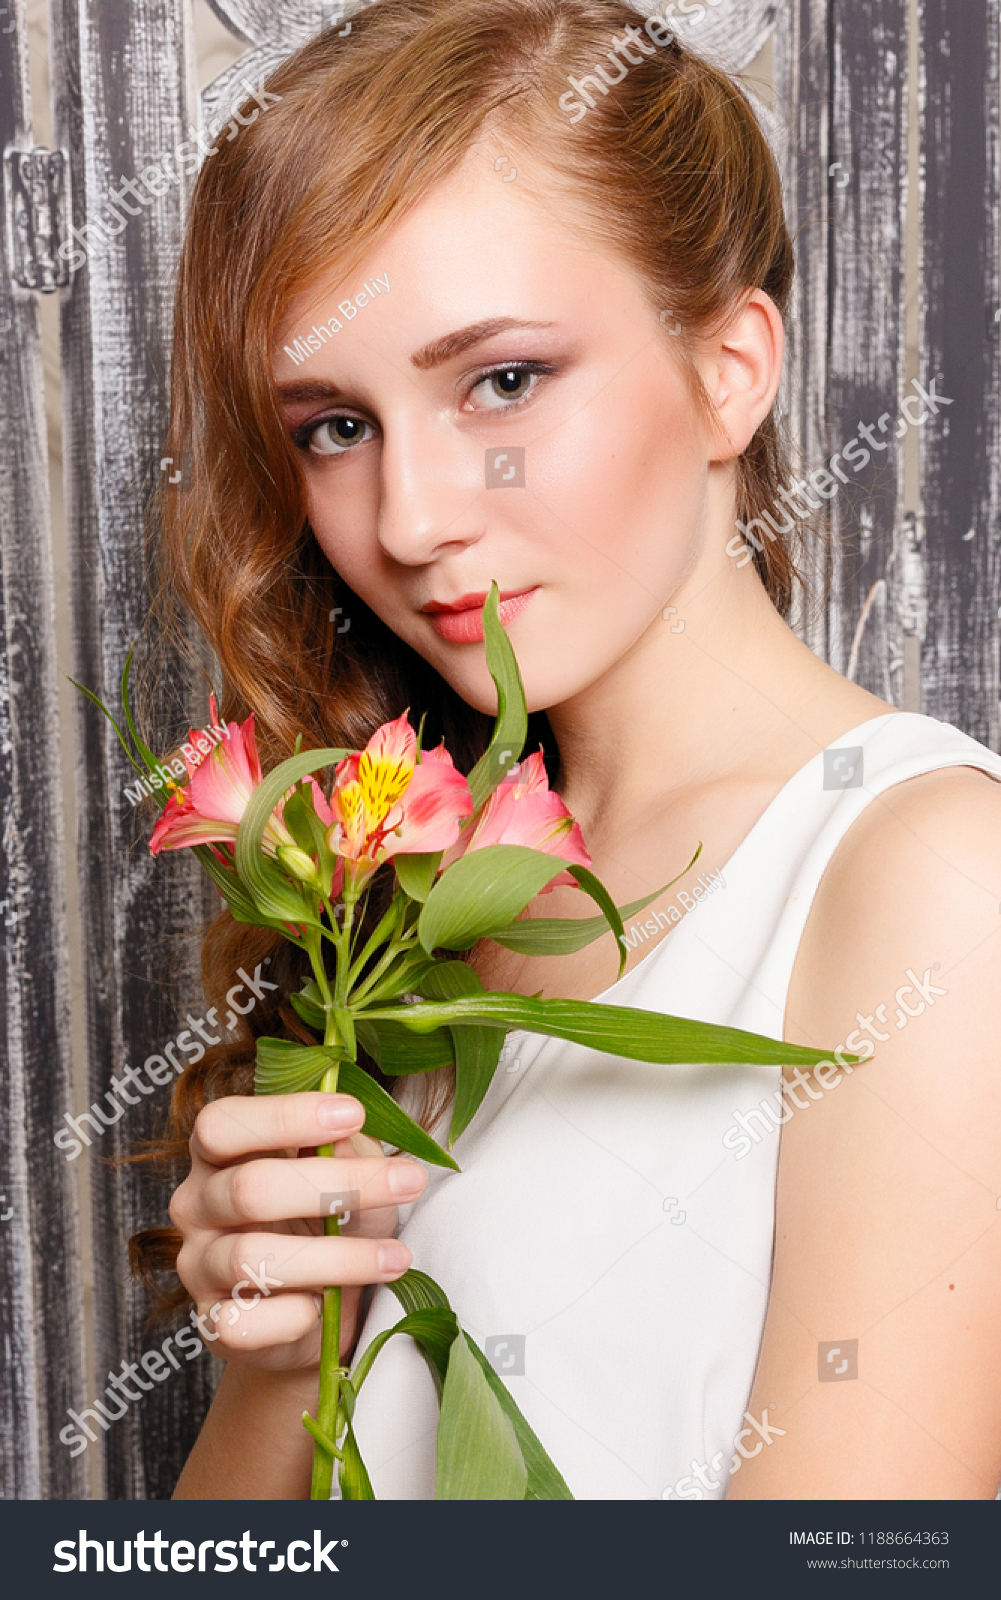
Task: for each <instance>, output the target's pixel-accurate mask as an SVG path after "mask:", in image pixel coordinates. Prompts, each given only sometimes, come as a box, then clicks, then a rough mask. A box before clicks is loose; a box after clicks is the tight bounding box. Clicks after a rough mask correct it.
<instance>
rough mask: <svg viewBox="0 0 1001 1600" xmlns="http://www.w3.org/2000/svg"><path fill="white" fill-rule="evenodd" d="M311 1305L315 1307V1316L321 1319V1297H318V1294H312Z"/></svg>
mask: <svg viewBox="0 0 1001 1600" xmlns="http://www.w3.org/2000/svg"><path fill="white" fill-rule="evenodd" d="M313 1304H314V1306H315V1307H316V1315H317V1316H318V1317H322V1316H323V1299H322V1297H321V1296H320V1295H318V1294H314V1296H313Z"/></svg>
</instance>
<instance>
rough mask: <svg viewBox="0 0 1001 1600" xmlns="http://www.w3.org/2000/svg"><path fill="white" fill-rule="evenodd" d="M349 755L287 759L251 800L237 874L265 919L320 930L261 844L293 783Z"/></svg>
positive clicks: (320, 753)
mask: <svg viewBox="0 0 1001 1600" xmlns="http://www.w3.org/2000/svg"><path fill="white" fill-rule="evenodd" d="M348 754H349V752H348V751H347V750H334V749H330V750H304V751H302V752H301V753H300V754H299V755H297V756H290V757H289V759H288V760H287V761H283V762H281V764H280V765H279V766H277V767H275V769H274V771H273V772H269V773H268V775H267V777H266V778H264V779H263V781H262V782H261V783H259V784H258V786H257V788H256V789H255V790H254V792H253V794H252V795H251V797H250V800H249V802H248V804H247V809H246V811H245V812H244V814H243V821H242V822H241V823H240V826H239V828H238V830H237V835H236V870H237V872H238V873H239V875H240V877H241V878H242V880H243V882H244V883H245V884H246V886H247V889H248V892H249V893H250V895H251V897H252V898H253V900H254V902H255V904H256V905H257V906H258V907H259V908H260V910H262V911H263V912H264V914H265V915H266V916H268V917H277V918H280V919H281V921H283V922H305V923H308V924H309V925H310V926H311V927H319V926H320V922H319V920H318V918H317V917H316V916H315V915H314V913H313V912H312V910H311V909H310V908H309V907H308V905H307V902H306V900H305V899H304V898H303V897H302V895H300V894H299V893H298V891H297V890H295V889H293V887H292V885H291V884H290V883H289V882H288V881H287V879H286V878H285V877H284V876H283V874H282V873H281V871H280V870H279V869H278V867H277V866H276V865H275V863H274V861H272V860H271V859H270V858H269V857H267V856H266V855H265V854H264V850H263V846H262V844H261V840H262V838H263V837H264V830H265V828H266V827H267V825H268V820H269V818H270V816H271V813H272V811H273V810H274V809H275V806H276V805H277V804H278V802H279V801H280V800H281V799H282V798H283V796H284V795H285V793H286V791H287V790H289V789H290V788H291V787H292V785H293V784H294V783H296V782H297V781H298V780H299V779H300V778H304V777H306V776H307V774H308V773H311V772H313V773H315V772H320V771H322V770H323V769H324V768H325V767H332V766H334V765H335V764H336V763H337V762H338V761H342V760H343V759H344V757H345V756H346V755H348Z"/></svg>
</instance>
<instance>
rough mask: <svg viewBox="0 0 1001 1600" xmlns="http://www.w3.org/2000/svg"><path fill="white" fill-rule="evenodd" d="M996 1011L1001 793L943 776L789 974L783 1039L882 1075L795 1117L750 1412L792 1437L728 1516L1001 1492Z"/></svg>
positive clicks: (843, 891) (893, 794) (863, 865)
mask: <svg viewBox="0 0 1001 1600" xmlns="http://www.w3.org/2000/svg"><path fill="white" fill-rule="evenodd" d="M999 1002H1001V785H998V784H996V783H994V782H993V781H992V780H991V779H989V778H988V777H986V776H984V775H983V774H981V773H979V772H977V771H975V770H972V769H967V768H962V769H951V770H946V771H939V772H933V773H929V774H928V775H927V776H924V777H921V778H916V779H913V780H910V781H908V782H907V783H904V784H901V785H899V786H898V787H895V788H893V789H891V790H889V791H888V792H887V793H886V794H885V795H884V796H882V797H881V799H880V800H879V801H874V802H873V803H872V804H870V806H869V807H868V808H867V810H866V812H865V813H864V814H863V816H862V818H860V819H859V821H858V823H856V824H855V826H854V827H853V828H852V829H851V830H850V832H849V834H848V835H847V836H846V838H845V840H844V842H843V844H842V846H841V847H840V848H839V850H838V852H837V854H836V856H835V858H834V859H833V860H832V862H831V864H830V868H829V870H828V872H827V874H826V875H825V878H824V881H823V883H822V884H821V888H820V891H819V893H818V896H817V900H816V902H815V904H814V907H813V910H812V912H811V916H810V925H808V929H807V936H806V937H805V938H804V944H803V946H802V947H801V950H800V954H799V957H798V958H797V962H796V969H795V972H794V977H793V983H792V985H791V988H790V993H789V1001H788V1008H787V1013H786V1033H787V1036H788V1037H789V1038H791V1039H794V1040H796V1041H797V1042H801V1043H804V1044H806V1043H808V1044H812V1045H816V1046H819V1047H822V1048H833V1047H835V1046H837V1045H842V1046H846V1047H847V1049H848V1050H849V1051H853V1052H856V1053H858V1054H862V1055H868V1057H869V1059H867V1060H866V1061H865V1063H864V1064H863V1065H861V1066H856V1067H855V1068H854V1069H853V1070H851V1071H850V1072H844V1073H842V1072H837V1073H834V1072H832V1071H827V1072H825V1074H824V1076H823V1077H822V1078H821V1080H820V1081H819V1083H818V1081H817V1080H812V1081H811V1080H806V1083H805V1084H804V1083H803V1082H802V1081H799V1082H798V1083H797V1085H796V1086H795V1092H794V1094H793V1097H792V1100H791V1101H790V1111H791V1115H790V1117H789V1119H788V1120H787V1121H786V1123H785V1125H784V1126H783V1128H782V1144H781V1154H780V1160H779V1183H778V1197H777V1213H776V1239H775V1262H774V1277H773V1283H772V1297H771V1302H770V1308H769V1314H768V1321H767V1324H766V1330H765V1337H764V1341H763V1344H762V1352H761V1359H760V1363H759V1369H758V1374H757V1377H756V1380H755V1394H754V1399H753V1401H752V1409H755V1408H757V1409H755V1414H757V1412H758V1410H760V1407H761V1406H769V1405H772V1404H773V1403H774V1404H775V1406H776V1410H775V1411H774V1412H773V1413H772V1417H773V1420H774V1421H775V1422H776V1423H777V1424H778V1425H779V1426H781V1427H785V1428H786V1435H785V1436H784V1437H783V1438H782V1439H780V1440H778V1441H777V1443H776V1448H775V1449H774V1450H769V1451H766V1452H764V1453H763V1455H762V1457H761V1458H760V1459H759V1460H756V1461H755V1462H753V1463H752V1462H749V1463H748V1465H747V1469H746V1476H745V1472H744V1471H742V1472H741V1475H740V1478H739V1479H738V1480H735V1486H734V1493H735V1494H736V1495H739V1496H745V1497H752V1498H756V1497H762V1498H773V1497H781V1496H783V1495H796V1496H800V1497H806V1498H814V1497H827V1496H830V1497H831V1498H842V1497H848V1498H859V1499H882V1498H900V1499H934V1498H944V1499H989V1498H993V1496H994V1494H995V1493H996V1490H997V1486H998V1483H999V1481H1001V1369H999V1368H998V1363H997V1359H996V1338H997V1334H996V1330H997V1326H998V1324H999V1321H1001V1210H999V1199H998V1197H999V1196H1001V1072H999V1071H998V1049H997V1010H998V1004H999ZM804 1088H805V1090H806V1092H805V1093H802V1092H800V1091H802V1090H803V1089H804ZM811 1090H812V1093H811ZM828 1350H836V1352H837V1354H836V1359H835V1361H834V1364H833V1365H830V1364H828V1365H825V1360H826V1352H827V1351H828ZM836 1380H837V1381H836ZM783 1413H784V1414H785V1418H786V1420H783ZM766 1457H767V1459H765V1458H766Z"/></svg>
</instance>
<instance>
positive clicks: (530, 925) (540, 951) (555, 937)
mask: <svg viewBox="0 0 1001 1600" xmlns="http://www.w3.org/2000/svg"><path fill="white" fill-rule="evenodd" d="M701 854H702V846H701V845H699V848H698V849H697V850H696V852H695V854H694V855H693V857H692V859H691V861H689V863H688V865H687V866H686V867H682V869H681V871H680V872H679V873H678V874H677V875H676V876H675V877H673V878H672V879H671V880H670V882H669V883H665V884H663V885H662V886H661V888H659V889H654V891H653V893H652V894H645V895H644V896H643V898H642V900H631V901H630V902H629V904H628V905H626V906H617V907H616V909H617V911H618V913H619V916H620V917H621V918H622V921H623V922H625V920H626V918H627V917H634V916H635V915H636V913H637V912H638V911H645V910H646V908H647V906H649V905H652V904H653V902H654V901H655V900H657V899H659V897H660V896H661V895H662V894H666V893H667V891H668V889H670V888H671V886H672V884H675V883H677V881H678V879H679V878H683V877H684V876H685V873H686V872H690V871H691V869H692V868H693V867H694V865H695V863H696V861H697V860H698V859H699V856H700V855H701ZM609 928H610V924H609V921H608V918H607V917H605V916H601V917H573V918H570V917H525V918H523V919H522V920H521V921H520V922H510V923H508V925H507V927H506V928H498V929H496V930H495V931H494V932H493V933H492V934H491V935H490V938H491V939H492V940H493V942H494V944H502V945H503V946H504V948H505V950H515V951H517V953H518V954H519V955H522V956H569V955H573V954H575V952H576V951H578V950H583V949H584V948H585V946H586V945H589V944H593V942H594V940H595V939H600V938H601V936H602V934H604V933H608V932H609ZM619 971H620V972H621V971H622V968H621V965H620V967H619Z"/></svg>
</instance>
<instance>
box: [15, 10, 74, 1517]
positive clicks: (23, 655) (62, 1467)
mask: <svg viewBox="0 0 1001 1600" xmlns="http://www.w3.org/2000/svg"><path fill="white" fill-rule="evenodd" d="M6 16H7V17H9V18H10V19H11V20H12V23H13V26H12V27H11V28H5V29H2V30H0V150H9V149H15V150H30V149H31V146H32V138H31V108H30V101H29V94H28V60H27V29H26V19H25V8H24V4H23V0H17V3H16V4H14V3H12V0H11V3H9V4H8V8H7V12H6ZM0 419H2V420H0V641H2V652H0V924H2V927H3V944H4V954H3V960H2V962H0V1007H2V1014H3V1023H4V1046H3V1050H2V1055H0V1085H2V1087H0V1148H2V1151H3V1154H2V1156H0V1352H2V1361H0V1497H2V1498H3V1499H5V1500H6V1499H36V1498H45V1499H64V1498H68V1497H73V1496H78V1495H80V1494H82V1493H83V1492H84V1484H85V1477H84V1471H83V1466H82V1463H81V1462H79V1461H73V1460H71V1458H70V1456H69V1453H68V1451H67V1450H66V1448H65V1447H64V1446H63V1445H61V1444H60V1443H59V1430H60V1428H61V1427H64V1426H65V1424H66V1407H67V1406H69V1405H72V1404H73V1403H74V1401H75V1399H76V1397H77V1396H78V1395H79V1393H80V1392H81V1385H82V1381H83V1379H82V1374H83V1369H84V1358H83V1333H82V1303H81V1294H80V1241H79V1234H78V1229H77V1209H76V1194H75V1187H76V1186H75V1183H74V1178H73V1174H72V1173H71V1172H70V1171H69V1170H68V1169H67V1166H66V1162H65V1160H64V1158H63V1156H62V1154H61V1152H60V1151H58V1150H57V1149H56V1147H55V1145H54V1144H53V1142H52V1134H53V1111H54V1108H55V1107H57V1106H62V1105H64V1104H66V1103H68V1100H69V1097H70V1093H71V1090H70V1050H69V1008H68V1003H67V994H68V987H67V951H66V913H65V881H64V874H63V822H62V808H61V795H60V775H59V745H58V718H57V702H56V689H55V670H54V656H55V637H54V634H55V623H54V608H53V588H52V552H51V536H50V527H49V494H48V475H47V465H46V449H45V417H44V410H43V387H42V355H41V338H40V330H39V315H38V303H37V299H36V297H35V295H34V294H33V293H32V292H31V291H29V290H15V288H14V286H13V284H12V282H11V280H10V277H9V276H8V272H7V267H6V264H5V265H4V269H3V271H2V272H0Z"/></svg>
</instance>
